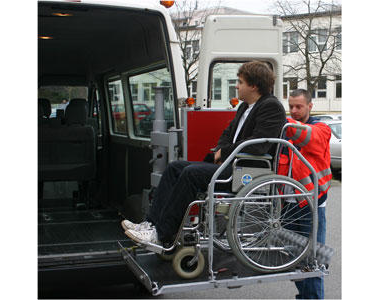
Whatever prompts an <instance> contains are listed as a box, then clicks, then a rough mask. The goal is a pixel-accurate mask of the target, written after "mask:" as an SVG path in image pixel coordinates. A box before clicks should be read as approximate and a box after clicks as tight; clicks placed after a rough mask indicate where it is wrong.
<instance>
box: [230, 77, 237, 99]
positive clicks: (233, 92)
mask: <svg viewBox="0 0 378 300" xmlns="http://www.w3.org/2000/svg"><path fill="white" fill-rule="evenodd" d="M236 83H237V82H236V80H235V79H232V80H228V99H229V100H231V99H232V98H236V97H237V96H236Z"/></svg>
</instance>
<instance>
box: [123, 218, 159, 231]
mask: <svg viewBox="0 0 378 300" xmlns="http://www.w3.org/2000/svg"><path fill="white" fill-rule="evenodd" d="M121 225H122V228H123V229H124V230H125V231H126V230H129V229H131V230H136V231H139V230H151V229H152V223H150V222H147V221H144V222H142V223H139V224H138V223H133V222H131V221H129V220H123V221H122V222H121Z"/></svg>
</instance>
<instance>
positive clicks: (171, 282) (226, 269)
mask: <svg viewBox="0 0 378 300" xmlns="http://www.w3.org/2000/svg"><path fill="white" fill-rule="evenodd" d="M120 246H121V252H122V255H123V258H124V260H125V262H126V264H127V266H128V267H129V269H130V270H131V271H132V272H133V273H134V275H135V276H136V278H137V279H138V280H139V281H140V282H141V283H142V284H143V285H144V286H145V287H146V289H147V290H148V291H150V293H151V294H152V295H154V296H158V295H162V294H168V293H175V292H185V291H191V290H193V289H194V288H195V289H196V290H206V289H213V288H222V287H226V288H230V289H231V288H239V287H242V286H244V285H251V284H255V283H263V282H274V281H282V280H293V281H295V280H302V279H305V278H310V277H321V276H326V275H328V273H329V272H328V270H327V268H326V266H325V265H320V267H319V268H317V269H316V270H311V269H309V268H308V267H306V266H304V265H298V266H297V268H295V269H292V270H290V271H286V272H281V273H270V274H264V273H257V272H255V271H253V270H251V269H249V268H247V267H245V266H244V265H242V264H241V263H240V262H239V261H238V260H237V258H236V257H235V256H234V254H233V253H227V252H224V251H219V250H217V249H214V265H213V267H214V272H215V273H216V276H215V278H216V279H215V280H213V281H211V280H210V279H209V276H208V272H206V270H207V267H208V266H207V263H206V266H205V269H204V272H203V273H202V274H201V275H200V276H199V277H197V278H195V279H190V280H188V279H182V278H180V277H179V276H178V275H177V274H176V273H175V272H174V270H173V268H172V263H171V261H165V260H163V259H161V258H160V257H159V256H158V255H156V254H155V253H153V252H148V251H145V250H142V249H135V248H134V249H132V248H129V249H128V248H123V247H122V245H121V244H120ZM328 251H329V248H328ZM203 252H204V255H206V254H207V250H206V249H204V250H203ZM331 252H332V253H333V251H331ZM331 252H330V256H331V255H332V253H331Z"/></svg>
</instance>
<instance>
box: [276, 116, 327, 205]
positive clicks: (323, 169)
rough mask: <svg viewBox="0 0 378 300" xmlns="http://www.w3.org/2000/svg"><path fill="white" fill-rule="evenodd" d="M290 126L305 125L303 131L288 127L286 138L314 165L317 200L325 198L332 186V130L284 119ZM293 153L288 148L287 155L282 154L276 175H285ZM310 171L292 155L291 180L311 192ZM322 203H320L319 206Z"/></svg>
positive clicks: (320, 125) (312, 184)
mask: <svg viewBox="0 0 378 300" xmlns="http://www.w3.org/2000/svg"><path fill="white" fill-rule="evenodd" d="M287 121H288V122H289V123H295V124H300V125H304V126H306V129H298V128H293V127H288V128H287V130H286V136H287V137H288V138H289V139H290V140H289V142H290V143H292V144H294V145H295V146H296V147H298V148H300V149H299V152H300V153H301V154H302V155H303V156H304V157H305V158H306V160H307V161H308V162H309V163H310V164H311V165H312V166H313V168H314V169H315V171H316V173H317V176H318V187H319V191H318V192H319V196H318V199H320V198H321V197H322V196H324V195H325V194H326V193H327V192H328V190H329V188H330V186H331V179H332V173H331V154H330V148H329V140H330V138H331V129H330V128H329V127H328V125H326V124H324V123H321V122H319V123H314V124H304V123H302V122H299V121H295V120H294V119H291V118H287ZM292 155H293V151H292V150H291V149H289V156H287V155H285V154H281V155H280V158H279V163H278V174H280V175H286V176H287V175H288V172H289V166H290V159H291V158H292ZM310 174H311V171H310V170H309V169H308V168H307V167H306V165H305V164H304V163H303V162H301V161H300V160H299V158H298V157H297V156H296V155H295V156H294V158H293V162H292V172H291V177H292V178H293V179H295V180H297V181H299V182H300V183H302V184H303V185H304V186H305V188H306V189H307V190H308V191H309V192H311V191H312V190H313V189H314V183H313V181H312V180H313V179H312V177H311V176H310ZM320 204H321V203H319V205H320Z"/></svg>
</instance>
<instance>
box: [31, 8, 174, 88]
mask: <svg viewBox="0 0 378 300" xmlns="http://www.w3.org/2000/svg"><path fill="white" fill-rule="evenodd" d="M146 8H147V9H146ZM62 15H65V16H64V17H62ZM169 18H170V17H169V15H168V13H167V11H166V9H165V8H164V7H163V6H161V5H153V4H146V5H141V4H139V3H136V2H135V1H123V2H119V1H81V2H80V3H77V2H67V1H39V3H38V35H39V40H38V49H39V50H38V73H39V78H38V79H39V85H49V84H72V85H83V84H86V83H87V82H88V81H90V80H93V78H94V75H95V74H104V73H109V72H116V71H117V70H116V68H120V69H122V70H130V69H132V68H135V67H136V66H138V67H140V66H143V65H149V64H151V63H156V61H159V60H161V61H163V60H164V58H165V47H164V45H163V43H165V39H164V37H163V33H162V30H161V26H160V24H159V23H160V21H159V20H162V19H169ZM163 23H164V21H163ZM165 23H166V24H167V26H172V25H171V24H170V22H165ZM171 30H172V29H170V28H168V32H169V31H171ZM43 37H45V38H46V39H43ZM151 45H154V46H155V47H151Z"/></svg>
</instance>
